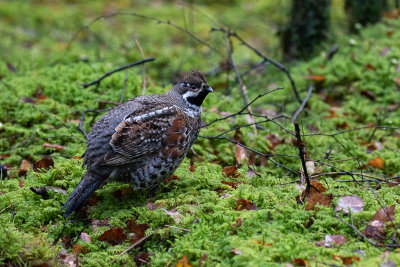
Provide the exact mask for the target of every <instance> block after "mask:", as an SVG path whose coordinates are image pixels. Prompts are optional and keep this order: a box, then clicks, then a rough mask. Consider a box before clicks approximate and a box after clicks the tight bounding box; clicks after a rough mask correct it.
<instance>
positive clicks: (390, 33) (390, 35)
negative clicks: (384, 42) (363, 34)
mask: <svg viewBox="0 0 400 267" xmlns="http://www.w3.org/2000/svg"><path fill="white" fill-rule="evenodd" d="M393 33H394V31H387V32H386V36H388V37H392V35H393Z"/></svg>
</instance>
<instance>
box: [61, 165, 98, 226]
mask: <svg viewBox="0 0 400 267" xmlns="http://www.w3.org/2000/svg"><path fill="white" fill-rule="evenodd" d="M103 183H104V179H102V178H100V177H97V176H96V175H95V174H92V173H91V174H89V173H88V172H86V173H85V175H84V176H83V177H82V180H81V181H80V182H79V184H78V186H77V187H76V188H75V190H74V192H72V193H71V195H70V196H69V197H68V199H67V201H66V202H65V204H64V206H63V207H62V208H61V210H63V209H66V210H65V212H64V218H67V217H68V216H69V215H70V214H71V213H72V212H77V211H79V210H80V208H81V207H82V206H83V205H84V204H85V203H86V201H87V200H88V199H89V198H90V196H91V195H92V194H93V193H94V191H96V190H97V189H98V188H100V187H101V186H102V185H103Z"/></svg>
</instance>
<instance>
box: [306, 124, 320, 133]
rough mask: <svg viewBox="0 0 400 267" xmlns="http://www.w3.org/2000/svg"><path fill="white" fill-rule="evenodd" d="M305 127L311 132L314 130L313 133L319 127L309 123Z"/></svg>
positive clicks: (317, 130)
mask: <svg viewBox="0 0 400 267" xmlns="http://www.w3.org/2000/svg"><path fill="white" fill-rule="evenodd" d="M307 128H308V130H310V131H311V132H315V133H317V132H319V128H318V127H316V126H314V125H311V124H309V125H307Z"/></svg>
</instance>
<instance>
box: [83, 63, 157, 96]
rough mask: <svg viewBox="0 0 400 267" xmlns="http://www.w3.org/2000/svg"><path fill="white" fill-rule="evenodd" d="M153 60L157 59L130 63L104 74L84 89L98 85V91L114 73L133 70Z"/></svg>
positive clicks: (87, 84)
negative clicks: (101, 84) (132, 68)
mask: <svg viewBox="0 0 400 267" xmlns="http://www.w3.org/2000/svg"><path fill="white" fill-rule="evenodd" d="M153 60H155V58H153V57H152V58H146V59H142V60H138V61H135V62H132V63H129V64H128V65H125V66H122V67H119V68H116V69H114V70H112V71H109V72H107V73H106V74H104V75H103V76H101V77H100V78H98V79H97V80H94V81H92V82H90V83H85V84H83V88H84V89H86V88H88V87H89V86H92V85H94V84H96V85H97V87H96V89H97V88H98V87H99V86H100V82H101V81H102V80H103V79H105V78H107V77H108V76H110V75H112V74H114V73H116V72H118V71H121V70H125V69H128V68H131V67H133V66H137V65H141V64H143V63H146V62H149V61H153Z"/></svg>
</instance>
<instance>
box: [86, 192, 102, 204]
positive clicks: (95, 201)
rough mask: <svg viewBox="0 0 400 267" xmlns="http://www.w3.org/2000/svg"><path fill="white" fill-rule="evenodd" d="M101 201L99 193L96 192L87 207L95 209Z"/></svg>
mask: <svg viewBox="0 0 400 267" xmlns="http://www.w3.org/2000/svg"><path fill="white" fill-rule="evenodd" d="M99 201H100V199H99V195H97V193H96V192H95V193H93V194H92V195H91V196H90V198H89V200H88V202H87V205H88V206H90V207H94V206H96V205H97V203H99Z"/></svg>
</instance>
